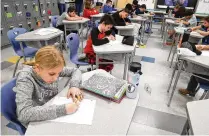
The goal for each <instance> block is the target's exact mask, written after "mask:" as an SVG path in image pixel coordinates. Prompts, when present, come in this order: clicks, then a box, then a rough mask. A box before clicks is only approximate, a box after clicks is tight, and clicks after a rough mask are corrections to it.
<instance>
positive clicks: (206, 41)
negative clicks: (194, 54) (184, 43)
mask: <svg viewBox="0 0 209 136" xmlns="http://www.w3.org/2000/svg"><path fill="white" fill-rule="evenodd" d="M190 30H191V31H196V32H198V33H200V34H201V35H203V36H205V37H204V38H203V39H202V45H196V48H197V50H200V51H201V50H208V49H209V16H207V17H205V18H204V23H203V25H199V26H196V27H193V28H191V29H190ZM179 47H181V42H180V43H179Z"/></svg>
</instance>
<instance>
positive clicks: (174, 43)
mask: <svg viewBox="0 0 209 136" xmlns="http://www.w3.org/2000/svg"><path fill="white" fill-rule="evenodd" d="M175 39H176V35H174V38H173V40H172V44H171V49H170V52H169V55H168V58H167V61H169V59H170V55H171V52H172V49H173V47H174V46H175V45H176V42H175Z"/></svg>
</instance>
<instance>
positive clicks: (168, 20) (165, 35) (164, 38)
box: [162, 19, 180, 48]
mask: <svg viewBox="0 0 209 136" xmlns="http://www.w3.org/2000/svg"><path fill="white" fill-rule="evenodd" d="M165 25H166V29H165V31H164V36H163V45H162V48H163V47H164V44H165V41H166V39H167V36H168V34H167V31H168V26H169V25H170V26H178V25H180V23H177V22H175V21H174V20H172V19H166V20H165Z"/></svg>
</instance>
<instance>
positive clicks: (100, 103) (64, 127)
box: [25, 70, 139, 135]
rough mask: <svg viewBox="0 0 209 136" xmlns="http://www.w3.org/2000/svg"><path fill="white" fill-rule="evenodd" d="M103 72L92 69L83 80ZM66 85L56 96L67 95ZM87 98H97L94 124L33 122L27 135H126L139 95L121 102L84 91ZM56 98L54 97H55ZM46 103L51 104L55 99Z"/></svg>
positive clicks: (83, 76) (85, 74)
mask: <svg viewBox="0 0 209 136" xmlns="http://www.w3.org/2000/svg"><path fill="white" fill-rule="evenodd" d="M98 72H99V73H102V72H103V70H97V71H91V72H87V73H84V74H83V75H82V82H83V81H85V80H87V79H88V78H89V77H90V76H91V75H92V74H93V73H98ZM67 91H68V87H66V88H65V89H64V90H63V91H61V92H60V93H59V94H58V95H57V96H56V97H59V96H62V97H65V96H66V94H67ZM84 95H85V99H91V100H96V106H95V111H94V117H93V121H92V125H82V124H69V123H61V122H51V121H42V122H31V123H30V124H29V126H28V128H27V131H26V134H25V135H126V134H127V132H128V129H129V125H130V123H131V120H132V117H133V115H134V112H135V109H136V106H137V102H138V99H139V95H137V98H135V99H128V98H126V97H125V98H123V100H122V101H121V103H120V104H118V103H115V102H112V101H110V100H108V99H104V98H103V97H100V96H98V95H94V94H92V93H88V92H87V91H85V92H84ZM53 99H54V98H53ZM53 99H52V100H51V101H49V102H48V103H46V105H50V104H51V103H52V101H53Z"/></svg>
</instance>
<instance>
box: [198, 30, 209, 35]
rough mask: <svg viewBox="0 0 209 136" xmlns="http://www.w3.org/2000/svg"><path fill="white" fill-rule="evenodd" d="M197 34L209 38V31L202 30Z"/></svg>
mask: <svg viewBox="0 0 209 136" xmlns="http://www.w3.org/2000/svg"><path fill="white" fill-rule="evenodd" d="M197 32H198V33H199V34H201V35H203V36H208V35H209V31H207V32H205V31H201V30H197Z"/></svg>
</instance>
